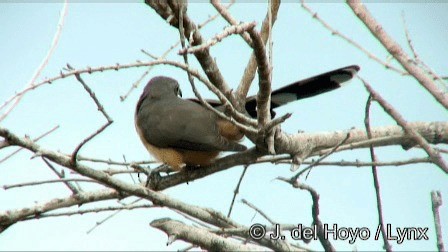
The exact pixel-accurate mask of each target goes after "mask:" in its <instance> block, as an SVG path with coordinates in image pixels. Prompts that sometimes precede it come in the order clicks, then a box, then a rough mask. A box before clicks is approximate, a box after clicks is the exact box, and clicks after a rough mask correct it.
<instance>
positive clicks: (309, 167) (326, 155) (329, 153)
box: [294, 132, 350, 180]
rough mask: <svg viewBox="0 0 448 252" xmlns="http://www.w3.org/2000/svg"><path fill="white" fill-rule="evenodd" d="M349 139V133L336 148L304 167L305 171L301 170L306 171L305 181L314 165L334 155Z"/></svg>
mask: <svg viewBox="0 0 448 252" xmlns="http://www.w3.org/2000/svg"><path fill="white" fill-rule="evenodd" d="M349 138H350V132H348V133H347V136H346V137H345V138H344V139H343V140H342V141H341V142H340V143H339V144H337V145H336V146H334V148H333V149H332V150H331V151H329V152H327V153H325V155H323V156H321V157H320V158H318V159H317V160H316V161H315V162H313V163H312V164H310V165H309V166H308V167H306V168H305V169H303V171H305V170H308V173H307V174H306V177H305V179H308V175H310V172H311V168H313V167H314V166H316V165H319V164H320V162H321V161H322V160H324V159H325V158H327V157H328V156H330V155H331V154H333V153H335V152H336V151H337V150H338V148H339V147H341V145H343V144H344V143H345V142H347V140H348V139H349ZM303 171H302V172H303ZM298 174H300V173H298ZM296 176H297V177H295V178H294V180H297V178H298V177H299V176H300V175H296Z"/></svg>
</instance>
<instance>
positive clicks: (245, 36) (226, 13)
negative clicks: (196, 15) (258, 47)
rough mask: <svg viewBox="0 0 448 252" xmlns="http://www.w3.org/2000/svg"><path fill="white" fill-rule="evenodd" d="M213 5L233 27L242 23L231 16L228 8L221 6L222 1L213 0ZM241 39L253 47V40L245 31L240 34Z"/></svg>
mask: <svg viewBox="0 0 448 252" xmlns="http://www.w3.org/2000/svg"><path fill="white" fill-rule="evenodd" d="M211 4H212V5H213V7H215V9H216V10H217V11H218V12H219V14H220V15H221V16H222V17H223V18H224V19H225V20H227V22H228V23H229V24H231V25H237V24H239V23H240V22H238V21H237V20H236V19H235V18H233V17H232V15H231V14H230V12H229V11H228V10H227V8H225V7H224V6H222V5H221V1H220V0H212V1H211ZM240 35H241V37H242V38H243V39H244V40H245V41H246V43H247V44H248V45H250V46H252V39H251V38H250V37H249V34H248V33H247V32H246V31H244V32H242V33H240Z"/></svg>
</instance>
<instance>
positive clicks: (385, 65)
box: [300, 0, 409, 75]
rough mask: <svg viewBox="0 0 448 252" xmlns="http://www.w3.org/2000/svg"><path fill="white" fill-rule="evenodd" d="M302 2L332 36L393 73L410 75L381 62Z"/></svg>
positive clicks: (305, 8)
mask: <svg viewBox="0 0 448 252" xmlns="http://www.w3.org/2000/svg"><path fill="white" fill-rule="evenodd" d="M300 2H301V6H302V8H303V9H304V10H306V11H307V12H308V13H309V14H311V16H312V17H313V18H314V19H316V20H317V21H318V22H319V23H320V24H322V25H323V26H324V27H325V28H326V29H327V30H329V31H330V32H331V35H334V36H338V37H340V38H342V39H343V40H345V41H347V42H348V43H349V44H351V45H352V46H354V47H356V48H357V49H359V50H360V51H361V52H363V53H365V54H366V55H367V57H369V58H370V59H373V60H374V61H376V62H378V63H379V64H381V65H383V66H384V67H385V68H386V69H390V70H393V71H395V72H397V73H399V74H401V75H409V74H408V73H407V72H405V71H403V70H401V69H398V68H396V67H394V66H393V65H391V64H389V63H387V62H386V61H383V60H381V59H380V58H378V57H377V56H376V55H375V54H373V53H371V52H369V51H368V50H367V49H365V48H364V47H362V46H361V45H360V44H358V43H357V42H355V41H354V40H352V39H351V38H349V37H347V36H346V35H344V34H342V33H341V32H339V31H338V30H336V29H334V28H333V27H331V26H330V25H329V24H328V23H327V22H325V21H324V20H323V19H322V18H320V17H319V16H318V15H317V12H314V11H313V10H312V9H311V8H310V7H309V6H308V5H306V4H305V1H304V0H301V1H300Z"/></svg>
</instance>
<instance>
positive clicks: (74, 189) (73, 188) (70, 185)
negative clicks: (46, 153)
mask: <svg viewBox="0 0 448 252" xmlns="http://www.w3.org/2000/svg"><path fill="white" fill-rule="evenodd" d="M42 160H43V161H44V163H45V164H46V165H47V166H48V167H49V168H50V169H51V170H52V171H53V172H54V173H55V174H56V175H57V176H58V177H59V178H61V179H64V178H65V173H64V171H62V172H59V171H58V170H57V169H56V168H55V167H54V166H53V165H52V164H51V163H50V162H49V161H48V160H47V159H45V158H44V157H42ZM63 183H64V184H65V185H66V186H67V187H68V189H70V191H71V192H72V193H73V194H77V193H79V191H82V190H81V187H80V186H79V185H78V184H77V185H78V187H76V186H75V185H74V184H73V183H71V182H69V181H64V182H63Z"/></svg>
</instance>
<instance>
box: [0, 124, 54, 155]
mask: <svg viewBox="0 0 448 252" xmlns="http://www.w3.org/2000/svg"><path fill="white" fill-rule="evenodd" d="M57 129H59V125H56V126H54V127H53V128H52V129H50V130H49V131H47V132H45V133H43V134H42V135H40V136H38V137H36V138H34V139H33V141H34V142H37V141H39V140H40V139H42V138H44V137H46V136H48V135H49V134H51V133H53V132H54V131H55V130H57ZM7 146H8V143H7V142H5V143H4V144H1V145H0V149H2V148H4V147H7ZM22 149H23V148H18V149H17V150H15V151H13V152H12V153H11V154H9V155H7V156H6V157H4V158H2V159H0V164H1V163H3V162H5V161H6V160H7V159H9V158H10V157H12V156H14V155H15V154H17V153H18V152H19V151H21V150H22Z"/></svg>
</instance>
